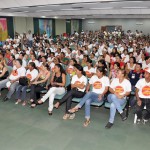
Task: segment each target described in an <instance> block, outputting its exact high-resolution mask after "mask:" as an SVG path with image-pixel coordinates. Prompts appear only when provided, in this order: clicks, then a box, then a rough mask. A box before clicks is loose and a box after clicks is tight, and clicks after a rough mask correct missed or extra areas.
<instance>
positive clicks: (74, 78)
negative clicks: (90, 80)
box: [71, 75, 87, 92]
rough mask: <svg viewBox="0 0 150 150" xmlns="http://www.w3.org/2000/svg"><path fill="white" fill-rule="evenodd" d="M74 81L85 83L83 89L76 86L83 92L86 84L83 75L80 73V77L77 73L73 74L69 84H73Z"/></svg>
mask: <svg viewBox="0 0 150 150" xmlns="http://www.w3.org/2000/svg"><path fill="white" fill-rule="evenodd" d="M75 83H76V84H81V83H83V84H84V85H85V87H84V88H83V89H80V88H78V90H79V91H81V92H84V91H85V88H86V85H87V78H86V77H85V76H84V75H82V76H81V77H80V78H78V76H77V75H74V76H73V77H72V80H71V84H75Z"/></svg>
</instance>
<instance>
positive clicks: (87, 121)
mask: <svg viewBox="0 0 150 150" xmlns="http://www.w3.org/2000/svg"><path fill="white" fill-rule="evenodd" d="M89 124H90V120H87V119H86V120H85V121H84V124H83V126H84V127H87V126H88V125H89Z"/></svg>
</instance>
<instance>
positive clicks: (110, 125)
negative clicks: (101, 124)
mask: <svg viewBox="0 0 150 150" xmlns="http://www.w3.org/2000/svg"><path fill="white" fill-rule="evenodd" d="M112 126H113V123H110V122H108V123H107V124H106V126H105V128H106V129H110V128H111V127H112Z"/></svg>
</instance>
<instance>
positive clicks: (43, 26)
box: [39, 19, 52, 37]
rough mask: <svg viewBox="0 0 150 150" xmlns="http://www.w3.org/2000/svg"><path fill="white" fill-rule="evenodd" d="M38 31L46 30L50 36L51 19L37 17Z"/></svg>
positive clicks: (41, 32)
mask: <svg viewBox="0 0 150 150" xmlns="http://www.w3.org/2000/svg"><path fill="white" fill-rule="evenodd" d="M39 32H40V34H43V33H44V32H46V34H47V36H48V37H50V36H51V35H52V20H48V19H39Z"/></svg>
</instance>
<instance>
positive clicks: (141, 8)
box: [122, 7, 148, 9]
mask: <svg viewBox="0 0 150 150" xmlns="http://www.w3.org/2000/svg"><path fill="white" fill-rule="evenodd" d="M122 8H124V9H146V8H148V7H122Z"/></svg>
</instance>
